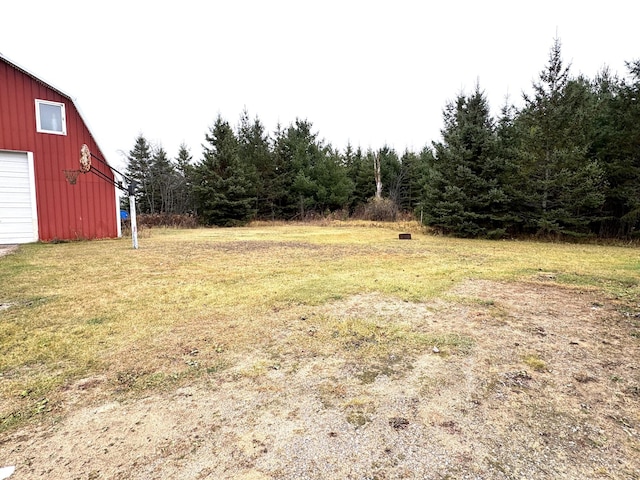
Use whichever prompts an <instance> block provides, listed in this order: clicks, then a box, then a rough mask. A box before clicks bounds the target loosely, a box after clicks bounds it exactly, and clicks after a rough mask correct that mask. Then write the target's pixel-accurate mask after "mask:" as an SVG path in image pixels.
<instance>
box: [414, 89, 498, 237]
mask: <svg viewBox="0 0 640 480" xmlns="http://www.w3.org/2000/svg"><path fill="white" fill-rule="evenodd" d="M494 128H495V127H494V125H493V119H492V118H491V116H490V114H489V106H488V104H487V101H486V99H485V96H484V94H483V93H482V92H481V91H480V88H479V87H478V86H477V87H476V90H475V92H474V93H473V94H472V95H471V96H469V97H467V96H465V95H463V94H461V95H459V96H458V98H457V100H456V101H455V102H452V103H449V104H448V105H447V106H446V108H445V111H444V129H443V131H442V136H443V142H441V143H434V151H435V153H434V158H433V161H432V164H431V168H430V169H429V171H428V174H427V176H426V185H425V196H424V200H423V207H424V222H425V223H426V224H427V225H430V226H433V227H436V228H438V229H440V230H442V231H444V232H446V233H453V234H455V235H459V236H469V237H475V236H491V237H494V236H500V235H502V234H504V224H503V221H504V215H505V212H506V210H507V208H508V198H507V196H506V194H505V192H504V189H503V187H502V184H501V178H502V175H503V166H502V165H501V162H500V161H499V159H498V158H497V156H496V136H495V133H494Z"/></svg>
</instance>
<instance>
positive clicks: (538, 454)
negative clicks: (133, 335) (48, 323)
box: [0, 281, 640, 479]
mask: <svg viewBox="0 0 640 480" xmlns="http://www.w3.org/2000/svg"><path fill="white" fill-rule="evenodd" d="M447 298H448V299H449V300H448V301H443V300H438V301H434V302H431V303H424V304H417V303H409V302H403V301H399V300H396V299H392V298H387V297H383V296H380V295H377V294H369V295H359V296H355V297H352V298H349V299H346V300H344V301H340V302H337V303H333V304H331V305H324V306H321V307H313V308H311V307H310V308H302V307H301V308H299V309H297V310H296V311H295V312H294V311H293V310H292V311H291V312H287V313H282V312H280V313H281V314H282V322H281V324H280V325H281V327H280V328H279V329H278V330H277V331H274V332H272V335H271V337H270V338H269V339H267V341H265V342H260V344H259V346H257V347H256V348H255V349H254V350H251V351H248V352H238V354H237V355H235V356H232V355H231V354H230V353H229V355H228V357H227V364H226V367H225V368H221V369H219V370H217V369H216V370H212V371H210V372H203V375H201V376H200V377H198V379H197V380H194V381H192V382H190V383H189V384H185V385H182V386H180V387H179V388H177V389H174V390H172V391H170V392H164V393H154V394H152V395H149V396H147V397H144V398H134V397H127V396H118V395H116V394H110V400H109V401H100V402H99V401H97V400H96V399H97V398H104V395H99V393H100V392H102V393H103V394H104V392H105V391H107V389H108V388H109V385H112V384H114V383H117V382H116V381H115V380H116V379H111V380H110V379H108V378H96V379H83V380H82V381H80V382H78V383H77V384H76V385H74V386H72V387H71V388H69V389H68V391H67V392H65V395H66V396H67V398H68V401H67V402H66V405H67V407H62V408H61V411H59V412H58V413H59V416H58V417H57V418H53V417H51V416H48V417H46V418H47V419H46V420H43V421H42V422H41V423H40V424H38V425H30V426H27V427H25V428H23V429H21V430H18V431H12V432H10V433H7V434H5V435H4V436H3V437H0V459H2V464H3V465H15V466H16V473H15V478H16V479H31V478H91V479H98V478H100V479H102V478H105V479H106V478H109V479H125V478H127V479H153V478H158V479H160V478H173V479H205V478H207V479H220V478H241V479H242V478H244V479H290V478H299V479H326V478H344V479H374V478H375V479H399V478H420V479H444V478H459V479H520V478H538V479H539V478H543V479H552V478H553V479H556V478H569V479H575V478H585V479H591V478H593V479H596V478H628V479H637V478H640V439H639V435H640V413H638V412H640V408H639V406H640V405H639V403H640V393H639V392H640V365H639V364H638V358H640V356H639V354H640V339H639V338H638V330H639V329H640V327H639V323H638V322H639V319H638V317H637V316H636V315H637V312H634V311H630V310H629V307H628V306H627V307H626V309H621V306H620V305H617V304H616V302H615V301H614V300H612V299H606V298H602V297H601V296H599V295H597V294H595V293H594V292H591V291H586V290H585V291H580V290H575V289H564V288H560V287H558V286H556V285H552V284H542V283H541V284H535V283H533V284H511V283H498V282H488V281H469V282H467V283H465V284H464V285H461V286H459V287H457V288H456V289H455V290H453V291H451V292H450V295H449V296H448V297H447ZM193 333H194V332H188V331H184V332H181V335H184V336H185V339H187V338H188V336H189V335H191V339H193V338H195V337H194V336H193ZM192 342H193V340H192ZM196 349H197V345H196V346H194V347H193V349H192V350H190V352H189V355H190V356H191V357H193V361H194V363H196V360H197V359H198V355H197V350H196ZM194 352H196V353H194ZM194 368H195V367H194ZM0 466H2V465H0Z"/></svg>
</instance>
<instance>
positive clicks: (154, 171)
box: [149, 146, 179, 213]
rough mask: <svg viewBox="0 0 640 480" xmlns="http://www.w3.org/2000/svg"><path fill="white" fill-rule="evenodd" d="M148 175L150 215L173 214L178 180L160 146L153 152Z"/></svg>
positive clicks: (174, 170)
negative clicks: (150, 196)
mask: <svg viewBox="0 0 640 480" xmlns="http://www.w3.org/2000/svg"><path fill="white" fill-rule="evenodd" d="M149 173H150V181H149V183H150V185H151V189H150V190H151V193H152V198H151V202H152V204H153V208H152V213H154V212H155V213H175V211H176V201H175V194H176V188H177V186H178V183H179V179H178V174H177V172H176V169H175V167H174V165H173V164H172V163H171V160H169V157H168V156H167V152H166V151H165V150H164V148H162V146H158V147H157V148H155V149H154V151H153V155H152V156H151V164H150V166H149Z"/></svg>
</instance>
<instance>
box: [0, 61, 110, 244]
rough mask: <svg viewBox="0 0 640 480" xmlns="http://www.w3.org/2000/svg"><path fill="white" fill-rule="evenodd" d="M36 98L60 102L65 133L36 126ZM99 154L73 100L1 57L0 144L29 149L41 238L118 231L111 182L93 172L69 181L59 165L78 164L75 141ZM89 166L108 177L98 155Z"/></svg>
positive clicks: (0, 146) (70, 166)
mask: <svg viewBox="0 0 640 480" xmlns="http://www.w3.org/2000/svg"><path fill="white" fill-rule="evenodd" d="M35 99H39V100H49V101H52V102H59V103H63V104H64V106H65V116H66V127H67V134H66V135H55V134H50V133H38V132H37V131H36V114H35V108H36V107H35ZM83 143H86V144H87V146H88V147H89V149H90V150H91V153H93V154H95V155H96V156H98V157H99V158H101V159H104V160H106V159H105V157H104V155H103V154H102V152H101V151H100V149H99V148H98V145H97V144H96V142H95V140H94V138H93V137H92V135H91V133H90V132H89V130H88V128H87V126H86V125H85V123H84V121H83V120H82V117H81V116H80V114H79V113H78V111H77V109H76V107H75V105H74V103H73V102H72V101H71V100H70V99H69V98H67V97H66V96H64V95H62V94H61V93H59V92H58V91H56V90H55V89H53V88H51V87H49V86H48V85H46V84H44V83H43V82H41V81H38V80H36V79H34V78H33V77H32V76H30V75H28V74H26V73H25V72H22V71H21V70H19V69H18V68H16V67H15V66H13V65H11V64H9V63H6V62H5V61H3V59H2V58H0V150H17V151H28V152H33V164H34V173H35V183H36V205H37V210H38V233H39V237H40V240H43V241H51V240H55V239H60V240H62V239H65V240H73V239H81V238H87V239H92V238H109V237H111V238H113V237H116V236H117V235H118V231H117V225H118V221H119V220H118V219H117V218H116V204H115V202H116V200H115V192H114V187H113V185H110V184H109V183H108V182H106V181H105V180H103V179H101V178H99V177H98V176H97V175H95V174H93V173H87V174H81V175H80V177H79V178H78V181H77V183H76V184H75V185H69V184H68V182H67V181H66V179H65V176H64V173H63V170H65V169H67V170H75V169H78V168H79V158H80V147H81V145H82V144H83ZM92 168H95V169H97V170H99V171H101V172H102V173H104V174H105V175H106V176H107V177H108V178H111V179H112V178H113V174H112V172H111V170H110V169H109V168H108V167H106V166H105V165H103V164H102V163H100V162H98V161H95V160H94V161H93V162H92Z"/></svg>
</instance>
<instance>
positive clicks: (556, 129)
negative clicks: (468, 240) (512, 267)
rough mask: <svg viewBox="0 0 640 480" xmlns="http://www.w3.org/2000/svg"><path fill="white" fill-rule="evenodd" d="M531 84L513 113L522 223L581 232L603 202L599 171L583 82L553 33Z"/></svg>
mask: <svg viewBox="0 0 640 480" xmlns="http://www.w3.org/2000/svg"><path fill="white" fill-rule="evenodd" d="M533 90H534V93H533V96H532V97H530V96H527V95H524V100H525V108H524V110H523V111H522V112H521V114H520V116H519V119H518V120H519V121H520V122H522V127H521V128H522V131H523V132H526V134H525V135H524V136H523V140H524V145H523V147H524V149H525V150H526V152H527V158H525V159H524V161H523V162H522V163H521V165H520V166H521V168H520V170H519V172H520V182H519V184H518V189H517V190H518V191H519V192H521V196H520V199H519V203H520V204H521V205H523V206H524V209H525V210H526V211H528V212H529V213H528V218H526V222H525V227H527V228H528V229H530V230H531V231H535V232H536V233H539V234H545V235H546V234H565V235H581V234H586V233H588V232H589V225H590V224H591V223H593V222H595V221H597V220H598V218H599V214H598V211H599V209H600V207H601V206H602V204H603V202H604V193H603V192H604V185H605V182H604V175H603V170H602V168H601V166H600V164H599V162H597V160H595V159H592V158H589V157H588V155H587V152H588V147H589V141H590V133H591V125H590V122H591V119H592V118H593V117H592V112H591V111H590V109H591V108H592V105H593V102H592V97H591V95H590V89H589V86H588V84H587V82H586V81H584V79H572V78H571V77H570V75H569V67H568V66H566V67H565V66H564V64H563V62H562V56H561V46H560V41H559V40H558V39H556V40H555V42H554V45H553V47H552V49H551V52H550V56H549V63H548V65H547V67H546V68H545V69H544V70H543V71H542V72H541V73H540V77H539V80H538V81H537V82H535V83H534V84H533ZM523 213H524V212H523Z"/></svg>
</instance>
